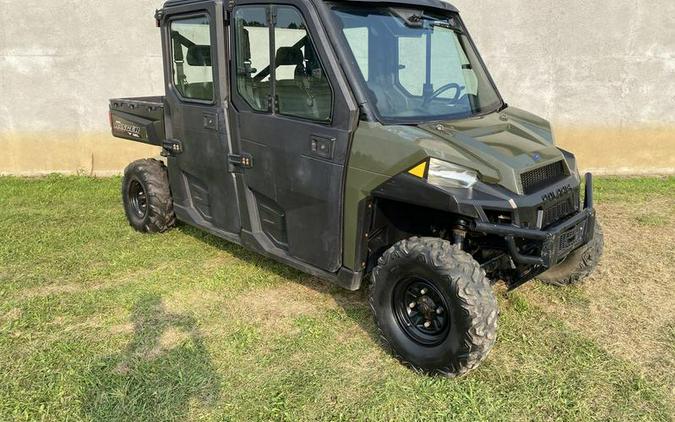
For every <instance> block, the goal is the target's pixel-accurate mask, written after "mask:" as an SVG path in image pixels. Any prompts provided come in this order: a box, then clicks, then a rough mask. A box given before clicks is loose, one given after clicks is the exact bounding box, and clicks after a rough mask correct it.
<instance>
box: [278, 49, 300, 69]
mask: <svg viewBox="0 0 675 422" xmlns="http://www.w3.org/2000/svg"><path fill="white" fill-rule="evenodd" d="M304 61H305V56H303V54H302V50H301V49H300V48H299V47H279V49H278V50H277V58H276V65H277V66H291V65H293V66H297V65H299V64H303V62H304Z"/></svg>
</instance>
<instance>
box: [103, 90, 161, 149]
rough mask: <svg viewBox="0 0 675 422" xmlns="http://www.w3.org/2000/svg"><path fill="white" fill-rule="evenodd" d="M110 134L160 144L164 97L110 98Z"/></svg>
mask: <svg viewBox="0 0 675 422" xmlns="http://www.w3.org/2000/svg"><path fill="white" fill-rule="evenodd" d="M110 125H111V127H112V134H113V136H115V137H118V138H124V139H130V140H132V141H137V142H142V143H145V144H150V145H158V146H161V145H162V142H164V138H165V137H166V134H165V131H164V97H161V96H160V97H137V98H113V99H112V100H110Z"/></svg>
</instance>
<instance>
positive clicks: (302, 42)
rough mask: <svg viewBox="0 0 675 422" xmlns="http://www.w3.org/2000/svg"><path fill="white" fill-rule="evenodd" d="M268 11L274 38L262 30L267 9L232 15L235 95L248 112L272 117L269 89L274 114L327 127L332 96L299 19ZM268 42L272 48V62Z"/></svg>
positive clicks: (293, 12) (294, 13)
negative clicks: (272, 17) (272, 23)
mask: <svg viewBox="0 0 675 422" xmlns="http://www.w3.org/2000/svg"><path fill="white" fill-rule="evenodd" d="M269 7H272V8H274V13H275V14H276V20H275V22H276V24H275V25H274V29H273V31H274V32H273V33H270V29H269V26H268V24H267V22H268V19H267V16H268V10H269V9H268V7H266V6H243V7H239V8H237V10H236V11H235V14H234V22H235V25H236V26H235V44H236V85H237V92H238V93H239V95H240V96H241V97H242V98H243V99H244V100H245V101H246V103H248V105H249V106H250V107H251V108H253V110H256V111H272V110H270V108H271V107H270V105H271V104H270V103H271V102H270V101H269V98H270V96H271V95H272V84H274V92H275V93H276V102H275V103H276V109H275V110H274V112H275V113H278V114H283V115H286V116H294V117H301V118H304V119H309V120H315V121H320V122H330V120H331V116H332V107H333V93H332V90H331V87H330V84H329V83H328V77H327V76H326V72H325V71H324V68H323V66H322V65H321V62H320V60H319V55H318V54H317V51H316V49H315V48H314V45H313V44H312V40H311V39H310V36H309V33H308V31H307V25H306V24H305V21H304V19H303V18H302V15H301V14H300V12H299V11H298V10H297V9H295V8H294V7H290V6H269ZM270 42H274V46H275V49H274V50H275V51H274V55H273V60H270ZM272 63H273V64H274V66H272Z"/></svg>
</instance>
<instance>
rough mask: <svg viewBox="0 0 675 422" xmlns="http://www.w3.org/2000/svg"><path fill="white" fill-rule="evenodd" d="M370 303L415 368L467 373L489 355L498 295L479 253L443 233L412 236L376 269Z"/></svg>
mask: <svg viewBox="0 0 675 422" xmlns="http://www.w3.org/2000/svg"><path fill="white" fill-rule="evenodd" d="M372 278H373V282H372V285H371V290H370V306H371V309H372V311H373V314H374V316H375V321H376V323H377V327H378V329H379V332H380V335H381V337H382V338H383V340H384V342H385V344H386V345H388V346H389V347H390V348H391V349H392V351H393V354H394V355H395V356H396V357H397V358H399V360H401V361H402V362H403V363H405V364H407V365H409V366H410V367H412V368H413V369H415V370H417V371H420V372H426V373H434V374H441V375H444V376H449V377H452V376H461V375H464V374H466V373H467V372H469V371H470V370H471V369H473V368H475V367H476V366H478V364H479V363H480V362H481V361H482V360H483V359H484V358H485V357H486V356H487V355H488V353H489V352H490V350H491V349H492V347H493V346H494V343H495V340H496V337H497V336H496V334H497V315H498V310H497V301H496V299H495V296H494V293H493V291H492V287H491V285H490V282H489V281H488V279H487V278H486V277H485V272H484V271H483V270H482V269H481V268H480V265H479V264H478V263H477V262H476V261H475V260H474V259H473V257H471V255H469V254H467V253H466V252H464V251H462V250H461V249H459V248H458V247H456V246H453V245H452V244H451V243H450V242H447V241H445V240H443V239H437V238H411V239H408V240H403V241H401V242H399V243H397V244H395V245H394V246H393V247H392V248H390V249H389V250H388V251H386V252H385V253H384V255H383V256H382V258H380V260H379V262H378V266H377V267H376V268H375V269H374V271H373V276H372Z"/></svg>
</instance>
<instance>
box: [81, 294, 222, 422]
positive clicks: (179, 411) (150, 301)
mask: <svg viewBox="0 0 675 422" xmlns="http://www.w3.org/2000/svg"><path fill="white" fill-rule="evenodd" d="M131 322H132V323H133V330H134V331H133V338H132V340H131V341H130V343H129V344H128V345H127V347H126V349H125V350H124V351H122V352H121V353H119V354H114V355H111V356H108V357H105V358H104V359H102V360H101V361H100V362H98V363H96V364H95V365H93V366H92V370H91V373H90V374H88V376H87V377H86V378H85V379H86V380H87V381H86V382H87V383H88V385H87V386H86V388H85V391H84V393H83V397H82V412H83V414H84V415H85V417H86V419H91V420H97V421H110V420H166V419H184V418H185V417H186V416H187V412H188V410H189V404H191V403H192V404H194V403H195V401H197V403H198V404H199V405H206V406H209V405H211V404H214V403H215V402H217V399H218V397H219V393H220V388H221V386H220V385H221V383H220V378H219V376H218V375H217V372H216V370H215V368H214V367H213V365H212V363H211V359H210V357H209V353H208V351H207V350H206V347H205V346H204V342H203V339H202V336H201V334H200V332H199V329H198V326H197V322H196V321H195V320H194V318H192V317H191V316H189V315H184V314H176V313H170V312H167V310H166V309H165V307H164V304H163V302H162V300H161V297H159V296H156V295H147V296H144V297H142V298H141V299H140V300H138V301H137V302H136V304H135V305H134V307H133V311H132V314H131Z"/></svg>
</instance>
